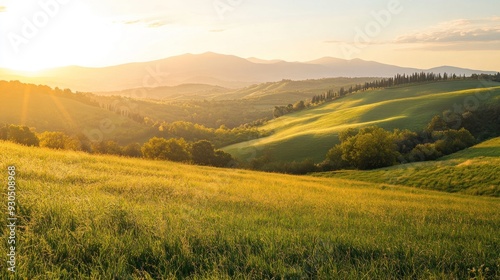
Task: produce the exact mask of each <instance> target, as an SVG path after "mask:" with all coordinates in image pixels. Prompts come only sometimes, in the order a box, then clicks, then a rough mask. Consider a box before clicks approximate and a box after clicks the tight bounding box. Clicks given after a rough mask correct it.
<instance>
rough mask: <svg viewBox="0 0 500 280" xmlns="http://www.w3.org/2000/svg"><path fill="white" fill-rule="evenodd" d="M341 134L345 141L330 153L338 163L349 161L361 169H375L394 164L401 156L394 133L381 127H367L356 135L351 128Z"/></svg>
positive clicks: (342, 164)
mask: <svg viewBox="0 0 500 280" xmlns="http://www.w3.org/2000/svg"><path fill="white" fill-rule="evenodd" d="M341 135H342V137H341V139H342V140H343V141H342V142H341V144H340V146H339V147H334V148H333V149H332V150H330V152H329V154H328V157H329V158H330V159H333V160H334V163H335V164H336V165H339V166H345V165H346V164H345V163H349V165H351V166H353V167H356V168H359V169H374V168H380V167H385V166H390V165H394V164H395V163H396V162H397V158H398V156H400V154H399V153H398V152H397V149H398V147H397V145H396V144H395V141H394V136H393V134H392V133H390V132H388V131H386V130H384V129H382V128H380V127H375V126H373V127H366V128H363V129H361V130H359V132H358V133H357V134H355V135H354V130H352V129H350V130H348V131H344V132H342V133H341ZM351 135H354V136H351ZM348 136H349V137H348ZM340 154H341V156H340ZM339 156H340V159H339Z"/></svg>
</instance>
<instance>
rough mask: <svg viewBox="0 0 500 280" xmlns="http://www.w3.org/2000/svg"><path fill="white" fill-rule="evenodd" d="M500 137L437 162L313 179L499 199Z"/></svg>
mask: <svg viewBox="0 0 500 280" xmlns="http://www.w3.org/2000/svg"><path fill="white" fill-rule="evenodd" d="M499 174H500V137H499V138H494V139H491V140H489V141H486V142H483V143H481V144H479V145H476V146H474V147H471V148H469V149H466V150H463V151H460V152H458V153H455V154H452V155H449V156H446V157H443V158H441V159H440V160H437V161H429V162H419V163H411V164H404V165H398V166H393V167H389V168H383V169H377V170H372V171H338V172H326V173H320V174H317V175H316V176H321V177H335V178H344V179H351V180H360V181H367V182H373V183H387V184H396V185H404V186H412V187H418V188H425V189H434V190H441V191H447V192H461V193H467V194H475V195H489V196H496V197H498V196H500V176H499Z"/></svg>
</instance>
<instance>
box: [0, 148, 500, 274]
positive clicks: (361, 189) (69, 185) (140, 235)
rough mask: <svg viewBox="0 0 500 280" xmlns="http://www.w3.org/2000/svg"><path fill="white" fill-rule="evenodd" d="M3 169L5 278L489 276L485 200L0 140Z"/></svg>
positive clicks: (488, 206)
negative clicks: (12, 172)
mask: <svg viewBox="0 0 500 280" xmlns="http://www.w3.org/2000/svg"><path fill="white" fill-rule="evenodd" d="M10 165H14V166H16V170H17V175H16V178H17V179H16V181H17V191H16V193H17V201H18V203H19V205H18V208H17V214H18V218H19V221H18V228H17V238H18V239H17V241H18V244H17V272H16V277H15V278H16V279H229V278H231V279H308V278H317V279H468V278H472V279H498V278H499V277H500V257H499V256H500V237H499V235H498V229H499V227H500V211H499V210H500V201H499V200H498V198H494V197H480V196H467V195H461V194H449V193H443V192H436V191H428V190H422V189H417V188H408V187H403V186H394V185H387V184H378V183H366V182H360V181H350V180H345V179H338V178H316V177H307V176H304V177H298V176H288V175H280V174H267V173H259V172H252V171H245V170H230V169H215V168H208V167H199V166H189V165H182V164H174V163H170V162H159V161H146V160H139V159H128V158H119V157H112V156H92V155H88V154H84V153H78V152H67V151H64V152H62V151H61V152H60V151H52V150H47V149H42V148H28V147H23V146H19V145H15V144H12V143H6V142H0V170H3V172H2V173H3V174H4V179H3V180H4V182H6V180H7V167H8V166H10ZM2 197H4V202H3V203H2V204H3V205H6V195H5V194H4V195H3V196H2ZM4 207H5V206H4ZM1 232H2V237H1V238H2V239H3V240H6V238H7V234H8V232H7V229H6V228H5V227H3V228H2V230H1ZM0 246H1V247H2V249H1V250H2V252H6V251H7V248H6V246H7V244H6V242H1V245H0ZM0 278H1V279H9V275H8V273H7V269H6V262H5V261H2V262H0ZM11 278H12V279H14V277H11Z"/></svg>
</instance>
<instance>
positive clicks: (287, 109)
mask: <svg viewBox="0 0 500 280" xmlns="http://www.w3.org/2000/svg"><path fill="white" fill-rule="evenodd" d="M306 107H307V105H306V102H304V101H303V100H300V101H297V102H296V103H295V104H288V105H287V106H275V107H274V111H273V116H274V117H275V118H279V117H281V116H283V115H286V114H290V113H292V112H297V111H301V110H303V109H305V108H306Z"/></svg>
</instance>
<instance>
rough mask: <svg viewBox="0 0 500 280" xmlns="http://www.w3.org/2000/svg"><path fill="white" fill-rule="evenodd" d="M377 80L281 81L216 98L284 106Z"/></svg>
mask: <svg viewBox="0 0 500 280" xmlns="http://www.w3.org/2000/svg"><path fill="white" fill-rule="evenodd" d="M377 79H379V78H327V79H316V80H303V81H292V80H282V81H279V82H269V83H262V84H256V85H252V86H249V87H245V88H241V89H237V90H234V91H233V92H229V93H226V94H224V95H220V96H218V97H217V98H216V99H218V100H230V99H243V100H246V101H247V102H252V103H253V104H255V105H261V106H271V108H273V107H274V106H286V105H287V104H293V103H295V102H297V101H300V100H307V99H311V98H312V97H313V96H314V95H318V94H323V93H325V92H327V91H328V90H333V91H338V90H339V89H340V88H341V87H346V88H348V87H349V86H354V85H356V84H363V83H365V82H372V81H374V80H377Z"/></svg>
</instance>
